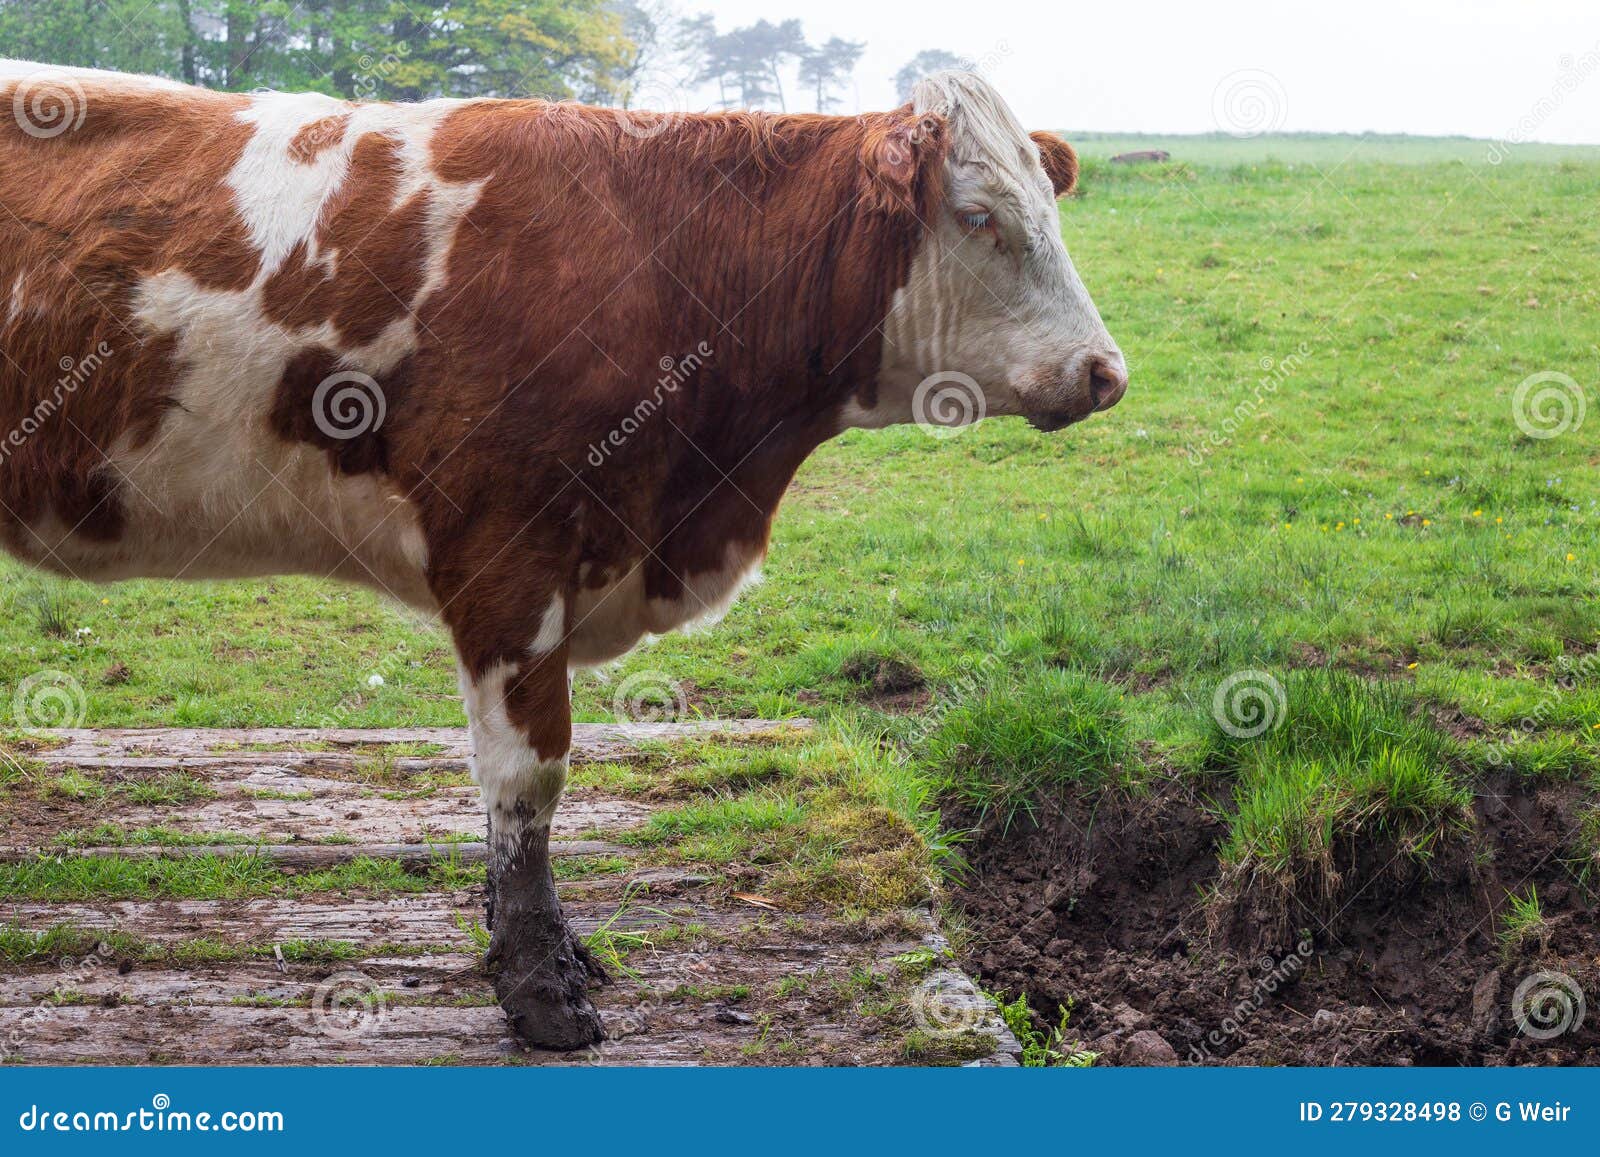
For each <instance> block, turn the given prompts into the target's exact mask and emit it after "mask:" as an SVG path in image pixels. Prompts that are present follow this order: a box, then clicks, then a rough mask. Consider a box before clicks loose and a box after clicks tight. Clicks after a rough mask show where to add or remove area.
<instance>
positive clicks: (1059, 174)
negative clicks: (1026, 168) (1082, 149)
mask: <svg viewBox="0 0 1600 1157" xmlns="http://www.w3.org/2000/svg"><path fill="white" fill-rule="evenodd" d="M1028 135H1029V136H1031V137H1032V138H1033V143H1034V144H1036V145H1038V146H1039V159H1040V160H1041V161H1043V162H1044V175H1045V176H1047V177H1049V178H1050V184H1051V187H1052V188H1054V189H1055V191H1056V196H1057V197H1065V196H1066V195H1067V194H1068V193H1070V192H1072V190H1073V189H1075V188H1077V186H1078V154H1077V153H1075V152H1073V151H1072V146H1071V145H1069V144H1067V142H1066V141H1064V140H1062V139H1061V138H1060V137H1058V136H1056V135H1055V133H1030V134H1028Z"/></svg>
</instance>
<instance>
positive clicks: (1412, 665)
mask: <svg viewBox="0 0 1600 1157" xmlns="http://www.w3.org/2000/svg"><path fill="white" fill-rule="evenodd" d="M1416 669H1417V665H1416V664H1415V663H1407V664H1406V670H1407V671H1415V670H1416Z"/></svg>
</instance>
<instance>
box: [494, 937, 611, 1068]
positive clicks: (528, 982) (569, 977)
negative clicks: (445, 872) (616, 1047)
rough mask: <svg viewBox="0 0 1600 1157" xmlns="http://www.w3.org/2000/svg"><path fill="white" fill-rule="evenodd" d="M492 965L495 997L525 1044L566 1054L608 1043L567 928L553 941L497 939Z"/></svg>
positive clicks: (550, 939) (586, 971) (586, 969)
mask: <svg viewBox="0 0 1600 1157" xmlns="http://www.w3.org/2000/svg"><path fill="white" fill-rule="evenodd" d="M502 927H503V925H502ZM488 965H489V970H490V971H491V972H492V973H493V974H494V992H495V996H496V998H498V999H499V1001H500V1007H501V1008H502V1009H504V1010H505V1014H506V1019H507V1020H508V1021H509V1022H510V1023H511V1031H512V1032H513V1033H515V1034H516V1035H517V1038H518V1039H519V1040H521V1041H522V1042H523V1043H525V1044H529V1045H534V1046H536V1047H538V1048H545V1049H558V1050H561V1051H563V1052H566V1051H571V1050H573V1049H581V1048H585V1047H587V1046H589V1045H592V1044H597V1043H599V1042H600V1041H601V1040H603V1039H604V1037H605V1030H604V1029H603V1028H602V1027H601V1025H600V1014H599V1013H598V1012H596V1011H595V1008H594V1005H593V1004H592V1003H590V1001H589V995H588V991H589V968H588V966H587V965H586V964H585V963H584V962H583V960H582V959H580V957H579V955H578V944H577V941H576V940H574V939H573V937H572V934H571V933H570V932H568V931H567V929H566V928H565V927H564V926H563V927H562V928H561V929H560V930H559V934H557V935H555V936H552V937H524V938H522V939H515V940H514V939H513V938H512V937H510V936H505V937H501V936H498V935H497V936H496V937H495V939H494V942H493V943H491V944H490V946H489V958H488Z"/></svg>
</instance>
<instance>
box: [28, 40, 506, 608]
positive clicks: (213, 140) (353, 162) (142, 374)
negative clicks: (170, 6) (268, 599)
mask: <svg viewBox="0 0 1600 1157" xmlns="http://www.w3.org/2000/svg"><path fill="white" fill-rule="evenodd" d="M0 104H9V105H10V106H11V107H12V110H13V112H14V116H12V117H10V118H5V119H4V120H3V121H0V203H3V206H4V212H3V213H0V351H3V352H4V355H5V356H4V358H3V359H0V502H3V504H4V506H3V508H0V525H3V533H4V542H5V544H6V546H7V547H8V549H10V550H11V551H12V552H14V553H16V554H19V555H21V556H22V557H24V558H26V559H29V560H31V561H35V562H38V563H41V564H44V565H47V566H50V567H51V568H53V569H56V570H60V571H63V572H65V573H70V574H73V575H76V576H78V577H82V578H86V579H93V580H100V579H117V578H125V577H132V576H137V575H156V576H161V575H170V576H182V577H191V578H194V577H206V576H232V575H246V574H262V573H270V572H281V571H306V572H311V573H318V574H333V575H336V576H338V577H344V578H350V579H355V580H358V581H365V582H368V583H371V584H373V585H377V586H380V587H382V588H384V589H386V590H388V591H389V592H390V593H391V594H394V595H396V596H397V597H400V598H402V599H405V600H407V601H410V602H414V603H419V604H426V603H427V602H428V594H427V591H426V588H425V586H424V584H423V582H422V566H423V563H424V561H425V560H424V549H423V546H422V539H421V534H420V531H419V529H418V526H417V524H416V518H415V514H414V512H413V511H412V509H411V507H410V504H409V503H406V502H404V501H403V500H401V499H400V498H399V497H398V496H397V494H396V491H395V483H394V481H393V480H392V478H391V476H390V475H389V473H388V472H386V471H384V470H382V469H379V468H377V467H379V466H380V465H382V464H380V463H374V462H371V461H364V460H363V455H367V456H370V454H371V452H372V451H371V447H373V446H374V445H379V444H380V443H378V442H375V441H374V439H372V438H371V437H370V436H369V435H370V434H371V433H372V431H373V430H374V429H377V428H381V425H382V423H383V422H384V421H385V420H387V419H388V417H389V415H388V413H387V410H388V408H389V407H390V406H391V405H393V404H395V402H396V401H397V398H398V397H400V396H403V394H404V392H405V380H406V378H407V376H408V374H409V373H410V372H411V369H412V360H413V358H414V356H415V355H416V353H417V350H418V347H419V344H420V341H421V340H423V339H422V338H420V337H419V324H420V323H419V321H418V319H417V313H416V311H417V309H418V307H419V305H420V304H421V303H422V301H423V300H424V299H425V298H427V297H428V296H429V295H430V294H432V293H433V292H435V291H436V290H438V289H439V288H440V286H441V285H442V283H443V280H444V278H445V274H446V266H447V258H448V251H449V246H450V241H451V238H452V236H453V235H454V231H455V228H456V226H457V225H458V223H459V222H460V220H461V217H462V215H463V214H464V213H465V212H466V211H467V209H468V208H469V207H470V206H471V205H472V203H473V201H474V199H475V197H476V195H477V191H478V187H477V186H476V185H475V184H473V183H470V182H459V183H452V182H449V181H443V180H440V179H439V178H438V177H437V176H436V174H435V173H434V170H433V167H432V163H431V157H430V146H431V140H432V137H433V134H434V132H435V130H436V129H437V127H438V126H439V124H440V123H441V122H442V121H443V120H444V118H445V117H447V116H448V115H449V113H450V112H451V111H452V110H453V109H455V108H457V107H459V103H458V102H448V101H440V102H432V103H429V104H422V105H381V104H371V105H367V104H349V103H345V102H341V101H337V100H335V99H333V98H330V97H326V96H321V95H318V94H303V95H287V94H257V95H251V96H242V95H234V94H220V93H212V92H207V91H204V90H199V89H193V88H188V87H185V86H181V85H175V84H171V83H168V82H161V81H152V80H146V79H144V78H134V77H119V76H117V75H115V74H105V73H94V72H88V71H83V72H75V71H69V72H63V71H61V70H53V69H51V70H43V69H41V68H40V66H32V65H18V64H7V65H6V66H5V67H3V68H0Z"/></svg>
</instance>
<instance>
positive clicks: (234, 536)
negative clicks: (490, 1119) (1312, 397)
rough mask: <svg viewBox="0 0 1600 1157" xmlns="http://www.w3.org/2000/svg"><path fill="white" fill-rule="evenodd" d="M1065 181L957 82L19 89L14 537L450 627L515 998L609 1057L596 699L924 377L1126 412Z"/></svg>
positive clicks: (987, 98) (11, 416)
mask: <svg viewBox="0 0 1600 1157" xmlns="http://www.w3.org/2000/svg"><path fill="white" fill-rule="evenodd" d="M6 108H9V109H10V112H11V116H9V117H5V116H4V115H3V110H4V109H6ZM1076 169H1077V161H1076V158H1075V157H1074V155H1073V152H1072V150H1071V148H1069V147H1068V146H1067V145H1066V144H1065V143H1063V142H1062V141H1060V140H1059V139H1057V138H1055V137H1052V136H1049V135H1046V134H1039V133H1036V134H1034V135H1033V136H1032V137H1031V138H1030V137H1029V135H1028V134H1027V133H1025V132H1024V131H1023V130H1022V129H1021V128H1020V127H1019V126H1018V124H1017V122H1016V120H1015V118H1014V117H1013V116H1012V114H1011V113H1010V111H1009V110H1008V109H1007V107H1006V106H1005V104H1004V102H1003V101H1002V100H1001V99H1000V98H999V97H998V96H997V95H996V94H995V92H994V91H993V90H992V89H991V88H990V87H989V85H988V84H986V83H985V82H984V81H983V80H981V79H979V78H978V77H976V76H974V75H972V74H968V73H949V74H943V75H940V76H935V77H932V78H930V79H928V80H926V81H924V82H922V83H921V84H920V85H919V86H918V87H917V90H916V95H915V99H914V101H913V103H912V104H911V105H907V106H905V107H903V108H899V109H896V110H894V111H892V112H886V113H872V114H867V115H864V116H858V117H822V116H769V115H763V114H754V113H726V114H712V115H695V116H668V115H665V114H662V115H652V114H620V113H615V112H612V111H607V110H600V109H592V108H585V107H580V106H573V105H567V104H549V103H543V102H539V101H529V100H508V101H499V100H476V101H465V102H460V101H442V100H441V101H430V102H427V103H424V104H418V105H390V104H370V103H354V104H352V103H345V102H341V101H338V100H334V99H331V98H329V97H326V96H321V95H315V94H304V95H289V94H273V93H267V94H252V95H231V94H222V93H214V92H206V91H201V90H197V89H191V88H187V87H184V86H181V85H176V84H172V83H170V82H165V81H158V80H149V79H142V78H136V77H125V76H117V75H113V74H106V73H95V72H89V71H70V72H68V71H61V70H49V69H44V68H42V67H41V66H38V65H31V64H20V63H5V64H0V355H3V357H0V541H3V542H4V545H5V547H6V548H7V549H8V550H9V551H10V552H12V553H13V554H15V555H17V556H19V557H20V558H22V559H24V560H27V561H29V562H31V563H34V564H37V565H39V566H43V567H48V568H50V569H51V570H54V571H58V572H60V573H62V574H66V575H73V576H77V577H80V578H84V579H88V580H92V581H114V580H118V579H127V578H134V577H136V576H162V577H172V578H217V577H232V576H248V575H266V574H275V573H283V572H298V573H305V574H313V575H324V576H330V577H334V578H339V579H345V580H349V581H352V582H358V583H364V584H367V585H368V586H371V587H374V588H376V589H377V590H379V591H382V592H384V593H386V594H388V595H391V596H393V597H394V598H396V599H398V600H400V601H402V602H404V603H407V604H410V605H412V606H415V607H419V608H423V609H424V610H426V611H428V612H430V613H433V614H435V615H437V616H438V617H439V619H440V620H441V621H442V622H443V624H444V625H445V626H446V627H447V628H448V630H449V631H450V633H451V635H452V638H453V640H454V643H455V647H456V651H457V655H458V658H459V669H460V680H461V688H462V693H463V696H464V698H465V700H466V708H467V713H468V717H469V719H470V722H471V733H472V741H473V750H474V757H473V773H474V776H475V778H476V780H477V782H478V783H479V785H480V786H481V788H482V793H483V799H484V804H485V808H486V810H487V813H488V824H489V843H490V876H489V879H490V899H491V925H492V928H493V940H492V944H491V947H490V950H489V964H490V967H491V968H492V969H493V970H494V972H495V974H496V990H497V992H498V994H499V997H500V1001H501V1003H502V1005H503V1006H504V1008H505V1010H506V1012H507V1014H508V1015H509V1017H510V1020H511V1023H512V1025H513V1027H514V1028H515V1030H516V1031H517V1032H518V1033H519V1034H520V1035H521V1036H522V1037H523V1038H524V1039H526V1040H528V1041H530V1042H532V1043H535V1044H539V1045H545V1046H552V1047H562V1048H570V1047H574V1046H578V1045H582V1044H585V1043H588V1042H590V1041H593V1040H595V1039H597V1038H598V1037H599V1035H600V1032H601V1028H600V1021H599V1019H598V1017H597V1016H596V1014H595V1011H594V1008H593V1006H592V1004H591V1003H590V1001H589V999H588V996H587V989H588V986H589V983H590V980H591V974H592V973H595V972H596V971H597V970H596V969H594V968H593V966H592V965H591V964H590V963H589V961H588V960H587V959H586V956H585V953H584V951H583V948H582V946H581V944H580V943H579V942H577V941H576V940H575V939H574V938H573V936H572V934H571V932H570V931H569V930H568V928H567V926H566V923H565V921H564V919H563V917H562V914H561V907H560V904H559V903H558V901H557V898H556V891H555V887H554V884H553V882H552V877H551V874H550V864H549V858H548V839H549V832H550V821H551V816H552V813H553V811H554V809H555V807H556V804H557V802H558V800H559V799H560V797H561V792H562V788H563V785H564V783H565V780H566V772H567V748H568V742H569V738H570V726H571V725H570V719H569V709H568V673H569V671H570V670H571V669H573V668H574V667H579V666H584V665H592V664H600V663H605V662H607V661H609V660H612V659H614V658H616V657H617V656H619V655H621V654H623V653H624V652H626V651H627V650H628V649H629V648H630V647H632V646H633V645H634V644H635V643H636V642H638V641H639V640H640V639H641V638H643V637H645V636H647V635H651V634H657V633H660V632H664V631H668V630H671V629H673V628H675V627H679V626H682V625H684V624H686V623H689V622H691V621H694V620H700V619H704V618H706V617H708V616H711V615H714V614H716V613H717V612H719V611H721V610H722V609H724V608H725V607H726V606H727V605H728V603H729V602H730V601H731V600H732V598H733V597H734V595H735V594H736V592H737V591H738V589H739V586H740V585H741V583H743V582H744V581H745V580H746V579H747V578H748V577H749V576H750V575H751V574H752V573H753V572H754V571H755V569H756V568H757V566H758V565H759V563H760V562H761V560H762V557H763V555H764V554H765V551H766V546H767V536H768V532H769V529H770V527H771V521H772V517H773V513H774V511H775V510H776V508H777V505H778V501H779V498H780V497H781V495H782V494H783V491H784V488H785V487H786V486H787V484H788V482H789V480H790V478H791V476H792V475H793V474H794V472H795V469H796V468H797V467H798V466H799V465H800V463H801V462H802V461H803V460H804V459H805V458H806V456H807V455H808V454H810V453H811V452H812V451H813V450H814V449H815V448H816V447H817V446H818V445H819V444H820V443H822V442H823V441H825V440H826V439H828V438H830V437H832V436H834V435H835V434H838V433H839V432H840V431H842V430H844V429H846V428H848V427H852V426H881V425H887V424H890V423H895V422H905V421H909V420H913V419H914V418H917V417H919V416H920V415H919V413H918V411H919V407H921V406H923V405H924V404H926V401H927V398H926V388H927V385H928V383H929V382H935V383H941V382H946V381H948V380H950V379H951V378H959V379H960V380H962V381H964V382H967V383H969V384H971V385H972V386H973V387H974V388H976V389H978V390H981V394H982V397H981V404H982V405H983V407H984V408H985V409H986V411H987V413H989V414H991V415H995V414H1017V415H1022V416H1024V417H1026V418H1028V419H1029V420H1030V421H1032V422H1033V423H1034V424H1035V425H1037V426H1039V427H1040V428H1042V429H1056V428H1059V427H1061V426H1065V425H1067V424H1069V423H1071V422H1075V421H1078V420H1079V419H1082V418H1085V417H1087V416H1088V415H1089V414H1090V413H1092V412H1094V411H1096V410H1103V409H1105V408H1107V407H1108V406H1110V405H1112V404H1114V403H1115V402H1116V401H1117V399H1118V398H1119V397H1120V396H1121V395H1122V392H1123V389H1124V387H1125V384H1126V371H1125V369H1124V365H1123V360H1122V356H1121V354H1120V353H1119V352H1118V350H1117V347H1116V345H1115V344H1114V343H1113V342H1112V340H1111V338H1110V337H1109V335H1108V334H1107V333H1106V330H1105V327H1104V326H1103V325H1102V323H1101V320H1100V317H1099V315H1098V314H1097V313H1096V311H1095V308H1094V305H1093V304H1092V303H1091V301H1090V299H1089V296H1088V294H1087V292H1086V291H1085V290H1084V288H1083V284H1082V283H1081V282H1080V281H1079V279H1078V276H1077V274H1076V273H1075V272H1074V270H1073V267H1072V263H1071V261H1070V260H1069V259H1068V256H1067V251H1066V248H1065V247H1064V246H1063V244H1062V241H1061V236H1060V229H1059V222H1058V219H1057V212H1056V208H1055V204H1054V200H1055V197H1056V196H1059V195H1060V194H1062V193H1064V192H1066V191H1067V190H1068V189H1070V188H1071V187H1072V185H1073V182H1074V179H1075V177H1076Z"/></svg>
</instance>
